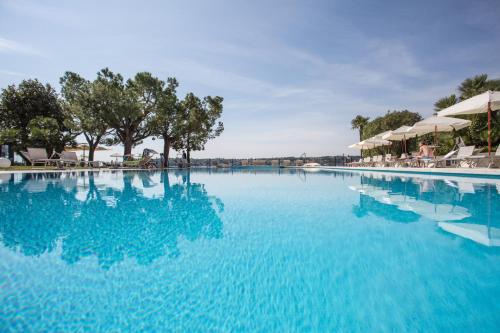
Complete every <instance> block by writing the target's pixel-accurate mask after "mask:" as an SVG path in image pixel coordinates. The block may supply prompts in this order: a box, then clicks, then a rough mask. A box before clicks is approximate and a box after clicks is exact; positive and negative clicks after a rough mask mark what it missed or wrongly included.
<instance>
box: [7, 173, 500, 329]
mask: <svg viewBox="0 0 500 333" xmlns="http://www.w3.org/2000/svg"><path fill="white" fill-rule="evenodd" d="M499 191H500V181H499V180H495V179H473V178H466V177H462V178H459V177H455V178H454V177H447V178H438V177H433V176H423V177H422V176H420V177H419V176H415V175H412V176H408V175H401V174H399V175H388V174H385V175H384V174H380V173H370V172H367V173H350V172H307V173H306V172H303V171H294V170H280V171H278V170H270V169H269V170H266V169H262V170H245V171H236V170H233V171H218V172H213V171H212V172H209V171H207V170H200V171H196V170H193V171H191V172H180V171H179V172H168V173H167V172H147V171H138V172H121V171H116V172H111V171H101V172H94V173H88V172H73V173H45V174H16V175H5V174H4V175H0V332H70V331H71V332H74V331H79V332H83V331H88V332H117V331H126V332H138V331H147V332H152V331H167V332H168V331H175V332H181V331H183V332H417V331H419V332H467V331H475V332H495V331H496V332H498V331H499V330H500V194H499Z"/></svg>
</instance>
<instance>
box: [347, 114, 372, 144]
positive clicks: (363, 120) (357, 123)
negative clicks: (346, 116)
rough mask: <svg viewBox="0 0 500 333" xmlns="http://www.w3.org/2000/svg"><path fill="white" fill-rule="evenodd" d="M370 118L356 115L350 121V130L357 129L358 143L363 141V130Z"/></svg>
mask: <svg viewBox="0 0 500 333" xmlns="http://www.w3.org/2000/svg"><path fill="white" fill-rule="evenodd" d="M369 120H370V118H368V117H363V116H360V115H357V116H356V118H354V119H353V120H351V126H352V127H351V128H352V129H359V141H361V140H363V129H364V128H365V126H366V125H367V124H368V121H369Z"/></svg>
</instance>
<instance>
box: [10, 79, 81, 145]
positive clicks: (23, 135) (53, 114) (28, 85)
mask: <svg viewBox="0 0 500 333" xmlns="http://www.w3.org/2000/svg"><path fill="white" fill-rule="evenodd" d="M1 105H2V107H1V108H0V132H2V133H3V134H0V136H1V137H4V138H8V140H11V141H12V140H13V139H14V141H15V142H11V143H13V147H14V149H15V150H21V149H26V148H27V147H29V146H35V147H44V148H45V149H46V150H47V153H48V154H52V152H53V150H54V149H55V150H56V151H62V150H63V149H64V146H65V145H67V144H70V143H72V142H74V137H75V135H74V133H72V132H71V125H70V122H69V121H68V119H67V118H66V116H65V114H64V112H63V109H62V108H61V105H60V103H59V101H58V97H57V94H56V92H55V90H54V89H53V88H52V87H51V86H50V85H49V84H46V85H43V84H42V83H40V82H39V81H38V80H24V81H22V82H21V83H20V84H19V86H17V87H16V86H15V85H10V86H8V87H7V88H5V89H3V90H2V94H1ZM13 130H16V131H17V132H16V133H14V131H13ZM56 132H57V133H56ZM12 135H16V136H17V137H16V138H13V137H12Z"/></svg>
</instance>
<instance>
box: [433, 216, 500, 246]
mask: <svg viewBox="0 0 500 333" xmlns="http://www.w3.org/2000/svg"><path fill="white" fill-rule="evenodd" d="M438 226H439V227H440V228H441V229H443V230H445V231H447V232H450V233H453V234H455V235H457V236H460V237H463V238H467V239H470V240H472V241H474V242H476V243H479V244H483V245H486V246H500V229H498V228H494V227H490V226H487V225H484V224H472V223H450V222H439V223H438Z"/></svg>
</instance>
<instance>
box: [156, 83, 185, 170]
mask: <svg viewBox="0 0 500 333" xmlns="http://www.w3.org/2000/svg"><path fill="white" fill-rule="evenodd" d="M178 86H179V83H178V82H177V80H176V79H175V78H168V79H167V86H166V87H165V89H164V90H163V92H162V95H161V97H160V98H159V102H158V107H157V108H156V113H155V116H154V119H153V121H152V126H153V128H154V132H153V133H154V134H155V135H157V136H159V137H160V138H162V139H163V157H164V160H163V166H164V167H168V157H169V154H170V148H171V147H172V146H173V145H174V144H175V142H176V140H177V138H178V137H179V135H180V129H179V125H181V124H182V120H183V119H182V112H181V106H180V104H179V99H178V98H177V94H176V93H177V87H178Z"/></svg>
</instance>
